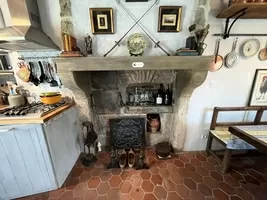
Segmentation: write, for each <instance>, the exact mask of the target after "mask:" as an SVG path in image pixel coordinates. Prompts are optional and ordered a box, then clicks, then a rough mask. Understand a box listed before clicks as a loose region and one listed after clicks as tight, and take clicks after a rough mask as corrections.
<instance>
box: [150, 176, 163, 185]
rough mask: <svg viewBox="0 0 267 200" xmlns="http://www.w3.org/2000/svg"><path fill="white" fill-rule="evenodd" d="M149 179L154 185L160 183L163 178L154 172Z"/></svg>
mask: <svg viewBox="0 0 267 200" xmlns="http://www.w3.org/2000/svg"><path fill="white" fill-rule="evenodd" d="M151 181H152V183H154V185H162V181H163V179H162V178H161V176H160V175H158V174H154V175H152V176H151Z"/></svg>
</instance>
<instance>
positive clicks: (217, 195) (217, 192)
mask: <svg viewBox="0 0 267 200" xmlns="http://www.w3.org/2000/svg"><path fill="white" fill-rule="evenodd" d="M213 196H214V197H215V198H216V199H222V200H224V199H225V200H227V199H229V196H228V195H227V194H225V193H224V192H223V191H221V190H220V189H216V190H213Z"/></svg>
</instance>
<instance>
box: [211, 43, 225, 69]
mask: <svg viewBox="0 0 267 200" xmlns="http://www.w3.org/2000/svg"><path fill="white" fill-rule="evenodd" d="M220 42H221V40H220V39H218V40H217V41H216V45H215V52H214V61H212V63H211V64H210V66H209V71H210V72H215V71H218V70H219V69H221V68H222V66H223V57H222V56H221V55H219V48H220Z"/></svg>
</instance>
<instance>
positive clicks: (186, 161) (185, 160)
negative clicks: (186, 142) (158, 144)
mask: <svg viewBox="0 0 267 200" xmlns="http://www.w3.org/2000/svg"><path fill="white" fill-rule="evenodd" d="M180 160H181V161H182V162H183V163H190V159H189V158H188V157H187V156H185V155H181V156H180Z"/></svg>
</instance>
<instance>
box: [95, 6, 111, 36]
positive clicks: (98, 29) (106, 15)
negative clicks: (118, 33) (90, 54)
mask: <svg viewBox="0 0 267 200" xmlns="http://www.w3.org/2000/svg"><path fill="white" fill-rule="evenodd" d="M90 18H91V27H92V33H93V34H113V33H114V24H113V9H112V8H90Z"/></svg>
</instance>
